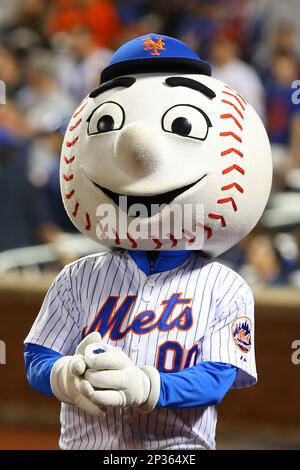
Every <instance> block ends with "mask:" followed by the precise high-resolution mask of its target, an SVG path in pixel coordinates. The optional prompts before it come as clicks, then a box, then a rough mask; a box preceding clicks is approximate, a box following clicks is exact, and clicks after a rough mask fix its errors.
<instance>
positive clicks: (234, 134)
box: [220, 131, 242, 143]
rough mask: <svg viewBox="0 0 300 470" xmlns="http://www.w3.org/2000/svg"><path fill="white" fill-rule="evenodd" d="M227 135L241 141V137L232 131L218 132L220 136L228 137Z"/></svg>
mask: <svg viewBox="0 0 300 470" xmlns="http://www.w3.org/2000/svg"><path fill="white" fill-rule="evenodd" d="M229 136H231V137H233V138H234V139H235V140H237V141H238V142H240V143H242V139H241V137H240V136H238V135H237V134H236V133H235V132H232V131H227V132H220V137H229Z"/></svg>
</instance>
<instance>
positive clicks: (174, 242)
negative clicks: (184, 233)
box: [168, 233, 178, 248]
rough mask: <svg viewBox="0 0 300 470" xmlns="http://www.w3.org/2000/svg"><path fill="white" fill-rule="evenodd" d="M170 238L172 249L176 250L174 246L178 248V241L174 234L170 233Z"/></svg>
mask: <svg viewBox="0 0 300 470" xmlns="http://www.w3.org/2000/svg"><path fill="white" fill-rule="evenodd" d="M168 237H169V238H170V240H171V242H172V245H171V247H172V248H174V246H177V244H178V240H177V239H176V238H175V237H174V235H173V234H172V233H169V235H168Z"/></svg>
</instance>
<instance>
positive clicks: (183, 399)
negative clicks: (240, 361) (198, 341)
mask: <svg viewBox="0 0 300 470" xmlns="http://www.w3.org/2000/svg"><path fill="white" fill-rule="evenodd" d="M236 374H237V367H235V366H232V365H231V364H224V363H221V362H209V361H205V362H201V363H200V364H197V365H195V366H193V367H189V368H187V369H184V370H182V371H180V372H174V373H165V372H161V373H160V378H161V390H160V396H159V400H158V402H157V405H156V406H157V407H158V408H197V407H199V406H208V405H218V404H219V403H220V402H221V401H222V399H223V398H224V396H225V395H226V393H227V392H228V390H229V389H230V388H231V386H232V385H233V382H234V381H235V378H236Z"/></svg>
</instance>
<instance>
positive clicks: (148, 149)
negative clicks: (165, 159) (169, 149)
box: [114, 122, 163, 177]
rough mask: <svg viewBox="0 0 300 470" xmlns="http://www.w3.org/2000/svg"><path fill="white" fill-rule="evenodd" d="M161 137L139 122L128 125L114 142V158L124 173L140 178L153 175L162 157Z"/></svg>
mask: <svg viewBox="0 0 300 470" xmlns="http://www.w3.org/2000/svg"><path fill="white" fill-rule="evenodd" d="M161 140H162V139H161V136H160V135H159V133H158V132H156V131H155V130H154V129H153V128H151V127H150V126H147V125H146V124H142V123H140V122H133V123H131V124H128V125H127V126H126V127H124V129H122V131H121V132H120V134H119V135H118V138H117V140H116V142H115V149H114V157H115V161H116V164H117V166H118V167H119V168H120V169H121V170H122V171H123V172H125V173H127V174H129V175H131V176H134V177H142V176H147V175H149V174H152V173H155V172H156V171H157V170H158V168H159V167H160V165H161V163H162V162H161V158H162V155H163V150H162V142H161Z"/></svg>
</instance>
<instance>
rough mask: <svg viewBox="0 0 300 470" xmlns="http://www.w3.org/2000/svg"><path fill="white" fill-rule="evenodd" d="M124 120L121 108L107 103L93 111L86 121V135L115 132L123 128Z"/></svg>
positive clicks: (116, 104)
mask: <svg viewBox="0 0 300 470" xmlns="http://www.w3.org/2000/svg"><path fill="white" fill-rule="evenodd" d="M124 120H125V113H124V110H123V108H122V107H121V106H120V105H119V104H118V103H114V102H113V101H107V102H106V103H103V104H100V106H98V108H96V109H94V111H93V112H92V114H91V115H90V117H89V118H88V119H87V122H88V135H95V134H104V133H105V132H111V131H117V130H119V129H121V127H122V126H123V124H124Z"/></svg>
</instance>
